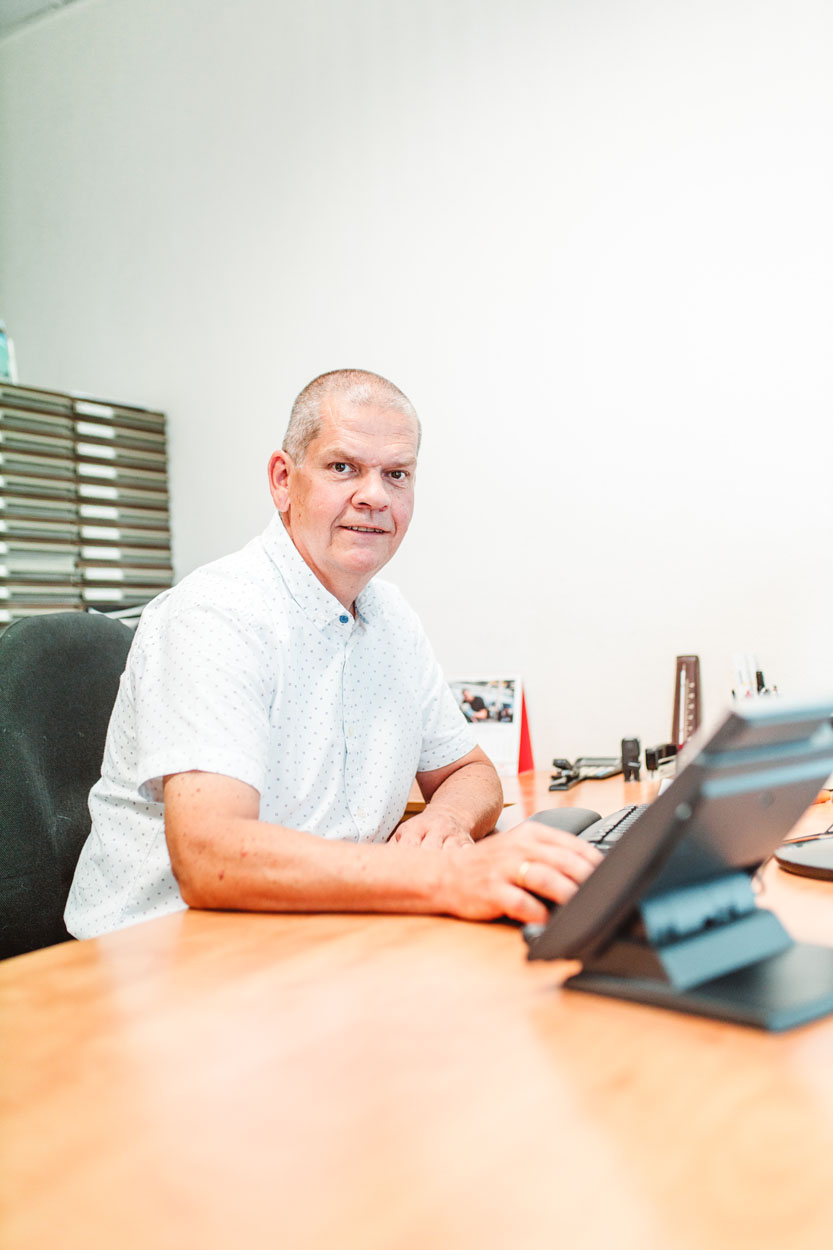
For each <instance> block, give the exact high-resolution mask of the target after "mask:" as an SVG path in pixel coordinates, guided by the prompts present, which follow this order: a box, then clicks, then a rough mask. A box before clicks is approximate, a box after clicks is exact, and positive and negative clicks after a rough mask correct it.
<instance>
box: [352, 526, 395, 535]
mask: <svg viewBox="0 0 833 1250" xmlns="http://www.w3.org/2000/svg"><path fill="white" fill-rule="evenodd" d="M341 528H342V529H344V530H352V531H353V533H354V534H387V532H388V531H387V530H380V529H376V527H375V526H373V525H342V527H341Z"/></svg>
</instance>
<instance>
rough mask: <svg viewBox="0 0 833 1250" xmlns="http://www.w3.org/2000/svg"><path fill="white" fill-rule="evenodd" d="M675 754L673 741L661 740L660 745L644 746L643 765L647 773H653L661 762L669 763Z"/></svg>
mask: <svg viewBox="0 0 833 1250" xmlns="http://www.w3.org/2000/svg"><path fill="white" fill-rule="evenodd" d="M676 754H677V748H676V746H675V745H674V743H673V742H663V743H662V744H661V745H660V746H656V747H646V748H645V767H646V768H647V770H648V772H649V773H655V772H656V771H657V769H658V768H662V766H663V764H670V762H671V760H673V759H674V757H675V756H676Z"/></svg>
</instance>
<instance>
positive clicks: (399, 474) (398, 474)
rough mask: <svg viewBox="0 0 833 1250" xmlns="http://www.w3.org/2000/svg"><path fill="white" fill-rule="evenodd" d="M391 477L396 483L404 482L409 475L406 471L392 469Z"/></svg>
mask: <svg viewBox="0 0 833 1250" xmlns="http://www.w3.org/2000/svg"><path fill="white" fill-rule="evenodd" d="M390 477H392V478H393V480H394V481H395V482H404V481H405V478H406V477H407V474H406V472H405V470H404V469H391V471H390Z"/></svg>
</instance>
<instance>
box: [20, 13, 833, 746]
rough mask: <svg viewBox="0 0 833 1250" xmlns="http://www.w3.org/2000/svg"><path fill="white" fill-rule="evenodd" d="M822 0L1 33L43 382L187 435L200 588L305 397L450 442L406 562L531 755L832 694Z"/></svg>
mask: <svg viewBox="0 0 833 1250" xmlns="http://www.w3.org/2000/svg"><path fill="white" fill-rule="evenodd" d="M832 60H833V6H831V5H830V4H829V3H828V0H783V2H781V0H697V2H695V0H691V2H690V3H684V2H682V0H619V2H616V0H513V3H511V4H510V3H508V2H507V0H349V2H348V0H311V2H308V3H303V4H298V3H296V2H294V0H293V2H292V3H290V2H288V0H237V2H236V3H235V4H228V3H226V2H225V0H80V2H79V3H76V4H74V5H72V6H70V7H69V8H68V9H67V10H65V11H63V12H61V13H58V14H57V15H55V16H52V17H49V18H46V19H44V20H42V21H40V22H38V23H35V24H33V25H31V26H29V27H27V28H24V29H22V30H21V31H20V32H18V33H17V34H15V35H13V36H11V37H9V38H7V39H6V40H5V41H4V42H3V43H0V75H2V87H0V92H1V93H2V94H0V118H1V119H2V120H0V167H1V168H2V187H3V194H2V210H0V315H2V316H4V317H5V319H6V321H7V322H8V324H9V327H10V330H11V332H12V333H13V335H14V338H15V342H16V346H17V353H18V363H19V367H20V370H21V380H22V381H27V382H31V383H34V384H42V385H54V386H57V387H66V388H70V389H77V390H84V391H89V392H93V393H96V394H104V395H112V396H115V397H118V398H124V399H129V400H130V399H132V400H135V401H138V402H146V403H148V404H154V405H160V406H162V407H164V408H165V409H166V410H167V411H168V413H169V414H170V431H171V454H172V490H173V504H174V530H175V555H176V564H177V571H178V573H179V574H180V575H181V574H183V573H185V572H187V571H188V570H189V569H190V568H192V567H193V566H194V565H196V564H198V563H201V562H203V561H205V560H208V559H210V558H212V557H214V556H215V555H218V554H221V553H223V552H226V551H228V550H231V549H234V548H235V547H236V546H239V545H240V544H241V543H242V542H243V541H245V540H246V539H247V538H248V537H249V536H250V535H251V534H252V533H253V532H255V531H256V530H257V529H259V528H260V527H261V526H262V524H263V523H264V522H265V520H266V519H267V517H268V515H269V511H270V507H271V505H270V502H269V499H268V496H267V494H266V489H265V479H264V472H263V464H264V462H265V459H266V457H267V455H268V453H269V451H270V450H271V449H272V447H273V446H274V445H276V444H277V443H278V442H279V440H280V437H281V435H282V432H283V428H284V425H285V419H286V414H287V412H288V409H289V406H290V404H291V401H292V398H293V397H294V395H295V394H296V392H297V391H298V390H299V389H300V388H301V386H303V385H304V383H305V382H307V381H308V380H309V379H310V378H311V377H312V376H313V375H314V374H316V373H318V372H320V371H322V370H324V369H329V368H335V367H339V366H342V365H358V366H360V367H367V368H371V369H376V370H378V371H380V372H382V373H385V374H387V375H388V376H390V377H392V378H393V379H394V380H395V381H396V382H397V383H398V384H399V385H400V386H402V387H403V389H404V390H405V391H406V392H407V393H408V394H409V395H410V396H411V398H412V399H413V400H414V402H415V403H416V405H417V407H418V409H419V410H420V412H421V415H422V417H423V422H424V425H425V430H426V433H425V443H424V455H423V460H422V464H421V468H420V480H419V486H418V489H419V502H418V510H417V517H416V519H415V521H414V525H413V529H412V532H411V534H410V535H409V538H408V540H407V541H406V544H405V545H404V546H403V548H402V551H401V552H400V554H399V555H398V556H397V557H396V560H395V561H394V563H393V564H392V565H391V566H390V576H391V577H392V578H394V579H395V580H397V581H398V582H399V583H400V585H401V586H402V587H403V589H404V590H405V592H406V594H407V595H408V596H409V597H410V599H411V600H412V602H413V603H414V604H415V605H416V606H417V607H418V608H419V609H420V611H421V614H422V616H423V619H424V621H425V623H426V625H427V627H428V630H429V632H430V635H431V636H432V639H433V641H434V643H435V646H436V650H437V652H438V655H439V656H440V659H441V661H442V663H443V664H444V665H445V667H446V669H447V671H448V672H450V673H452V672H453V673H456V674H460V675H463V674H465V673H469V674H476V673H479V672H481V671H488V672H491V671H509V672H513V671H516V670H518V671H521V672H522V673H523V674H524V676H525V679H526V682H527V687H528V698H529V707H530V716H531V721H532V729H533V737H534V744H535V749H536V762H537V763H538V764H539V766H545V765H546V764H548V762H549V759H550V757H551V756H552V755H553V754H567V755H573V754H577V753H579V752H585V753H587V752H595V753H601V752H613V751H614V750H616V749H618V742H619V739H620V738H621V736H622V735H624V734H628V735H630V734H637V735H639V736H641V737H642V739H643V742H646V743H651V742H655V741H661V740H665V739H666V737H667V735H668V733H669V731H670V727H671V726H670V721H671V699H672V681H673V674H674V658H675V656H676V655H677V654H679V653H683V652H697V653H698V654H699V655H700V657H701V663H702V669H703V679H704V696H705V703H706V710H707V713H709V714H711V713H714V712H715V711H716V710H717V709H718V707H719V706H721V705H722V704H723V702H724V701H725V700H726V699H727V698H728V693H729V689H730V685H731V656H732V653H733V652H734V651H735V650H738V649H748V650H753V651H755V652H756V653H757V655H758V658H759V661H760V663H761V664H762V665H763V667H764V671H765V673H766V675H767V677H768V678H770V679H772V680H775V681H776V682H777V683H778V684H779V686H780V687H781V689H782V690H784V691H787V692H790V693H806V692H807V691H808V690H812V689H814V688H815V689H825V690H830V689H833V571H832V570H831V552H833V541H832V540H833V520H832V519H831V512H833V509H831V502H830V494H831V492H830V477H831V469H830V450H831V442H832V441H833V440H831V433H830V429H831V401H833V355H832V354H831V341H832V339H833V231H831V221H833V158H832V157H831V144H830V135H831V124H832V123H833V86H832V85H831V83H832V82H833V79H831V75H830V65H831V61H832Z"/></svg>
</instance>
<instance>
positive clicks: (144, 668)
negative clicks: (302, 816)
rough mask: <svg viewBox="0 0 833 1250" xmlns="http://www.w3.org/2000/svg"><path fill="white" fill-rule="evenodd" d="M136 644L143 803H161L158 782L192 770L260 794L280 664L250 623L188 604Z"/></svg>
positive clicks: (210, 605) (214, 605) (216, 607)
mask: <svg viewBox="0 0 833 1250" xmlns="http://www.w3.org/2000/svg"><path fill="white" fill-rule="evenodd" d="M141 641H142V645H141V647H140V648H139V649H138V654H137V656H136V663H135V665H134V666H133V671H132V673H131V688H132V692H133V695H134V698H135V701H136V747H137V759H136V763H137V773H136V782H137V785H138V787H139V792H140V793H141V795H142V797H143V798H145V799H152V800H156V801H160V800H161V797H162V778H163V777H165V776H166V775H168V774H170V773H179V772H188V771H190V770H193V769H199V770H200V771H203V772H213V773H221V774H223V775H225V776H229V777H234V778H235V779H236V780H239V781H243V782H246V784H248V785H250V786H253V787H254V788H255V789H256V790H257V791H258V792H262V790H263V786H264V781H265V776H266V768H267V758H266V757H267V751H268V742H269V732H268V730H269V715H270V707H271V701H272V692H273V691H274V689H275V670H276V666H277V664H278V663H279V657H278V656H276V655H275V654H274V653H272V654H268V653H267V648H266V646H265V640H264V638H263V636H262V633H261V632H260V631H259V630H258V628H257V625H256V622H254V621H252V620H251V619H248V618H245V617H244V618H241V617H240V615H239V614H238V613H235V612H234V611H232V610H230V608H229V607H228V606H227V605H223V604H222V603H221V602H207V601H202V602H189V603H186V604H185V605H182V606H178V607H177V609H176V610H175V611H170V612H168V613H166V614H165V615H164V616H163V619H162V620H161V621H159V622H154V623H153V628H152V629H151V630H150V631H149V635H148V636H147V637H146V638H143V639H142V640H141Z"/></svg>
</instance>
